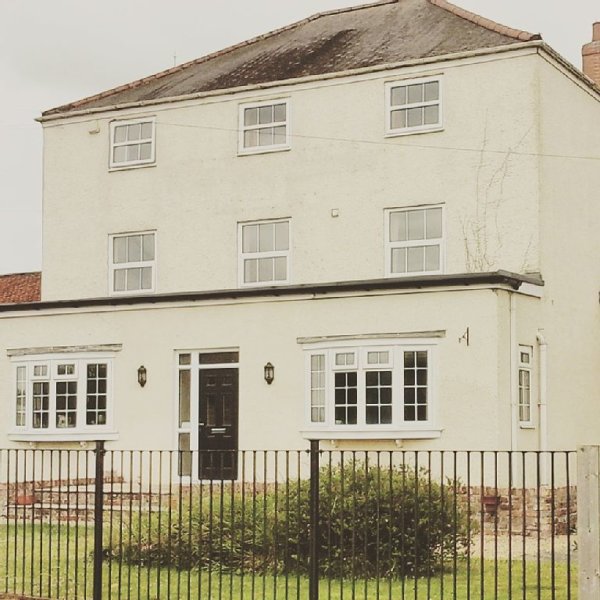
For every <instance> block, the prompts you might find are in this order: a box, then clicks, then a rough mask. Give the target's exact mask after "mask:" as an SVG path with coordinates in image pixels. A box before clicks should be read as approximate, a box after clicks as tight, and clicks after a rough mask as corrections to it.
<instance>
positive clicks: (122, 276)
mask: <svg viewBox="0 0 600 600" xmlns="http://www.w3.org/2000/svg"><path fill="white" fill-rule="evenodd" d="M126 285H127V269H117V270H116V271H115V273H114V278H113V287H114V290H115V292H123V291H125V286H126Z"/></svg>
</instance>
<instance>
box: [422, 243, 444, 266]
mask: <svg viewBox="0 0 600 600" xmlns="http://www.w3.org/2000/svg"><path fill="white" fill-rule="evenodd" d="M439 270H440V247H439V246H437V245H436V246H426V247H425V271H439Z"/></svg>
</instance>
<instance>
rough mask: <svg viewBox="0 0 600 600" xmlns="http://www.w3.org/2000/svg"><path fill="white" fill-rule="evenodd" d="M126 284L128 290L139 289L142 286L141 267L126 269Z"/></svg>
mask: <svg viewBox="0 0 600 600" xmlns="http://www.w3.org/2000/svg"><path fill="white" fill-rule="evenodd" d="M126 272H127V285H126V286H125V288H126V289H127V290H128V291H131V290H139V289H140V288H141V286H142V270H141V269H126Z"/></svg>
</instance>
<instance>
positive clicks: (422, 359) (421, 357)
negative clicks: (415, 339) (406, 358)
mask: <svg viewBox="0 0 600 600" xmlns="http://www.w3.org/2000/svg"><path fill="white" fill-rule="evenodd" d="M416 354H417V367H419V368H421V369H426V368H427V352H426V351H420V352H417V353H416Z"/></svg>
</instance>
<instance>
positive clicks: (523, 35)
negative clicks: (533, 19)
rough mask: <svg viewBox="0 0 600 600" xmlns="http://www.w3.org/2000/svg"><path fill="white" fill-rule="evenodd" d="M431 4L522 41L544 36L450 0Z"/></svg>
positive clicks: (435, 1)
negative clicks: (502, 21) (496, 19)
mask: <svg viewBox="0 0 600 600" xmlns="http://www.w3.org/2000/svg"><path fill="white" fill-rule="evenodd" d="M428 1H429V3H430V4H433V5H434V6H438V7H439V8H443V9H444V10H447V11H448V12H450V13H452V14H454V15H456V16H457V17H461V18H462V19H466V20H467V21H471V23H475V24H476V25H480V26H481V27H485V28H486V29H489V30H490V31H494V32H496V33H499V34H501V35H506V36H508V37H512V38H515V39H516V40H519V41H521V42H530V41H533V40H541V39H542V36H541V35H540V34H539V33H529V32H528V31H522V30H521V29H514V28H513V27H507V26H506V25H501V24H500V23H496V21H492V20H491V19H486V18H485V17H482V16H480V15H478V14H476V13H473V12H471V11H469V10H466V9H464V8H461V7H460V6H456V5H455V4H452V3H450V2H448V1H447V0H428Z"/></svg>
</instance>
